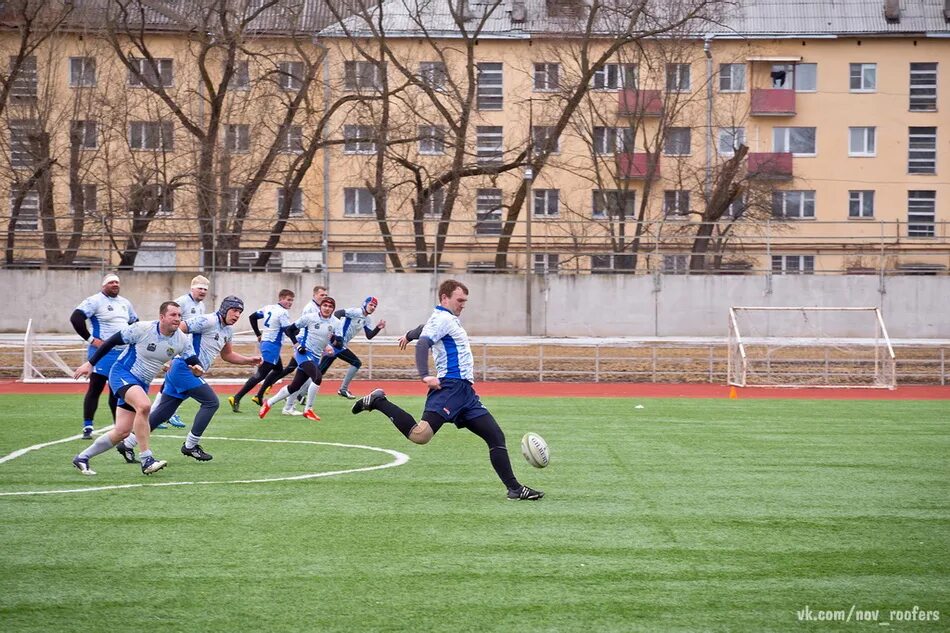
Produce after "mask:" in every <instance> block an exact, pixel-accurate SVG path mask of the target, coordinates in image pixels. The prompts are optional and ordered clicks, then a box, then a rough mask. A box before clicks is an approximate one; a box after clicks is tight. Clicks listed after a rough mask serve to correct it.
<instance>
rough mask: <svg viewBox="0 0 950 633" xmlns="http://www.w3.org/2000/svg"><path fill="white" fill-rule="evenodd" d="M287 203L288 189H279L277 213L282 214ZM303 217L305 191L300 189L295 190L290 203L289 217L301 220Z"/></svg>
mask: <svg viewBox="0 0 950 633" xmlns="http://www.w3.org/2000/svg"><path fill="white" fill-rule="evenodd" d="M286 202H287V189H286V188H285V187H278V188H277V213H278V215H279V214H280V213H281V210H282V209H283V208H284V204H286ZM302 216H303V191H302V190H301V189H300V188H297V189H294V190H293V196H292V198H291V201H290V214H289V215H288V216H287V217H291V218H299V217H302Z"/></svg>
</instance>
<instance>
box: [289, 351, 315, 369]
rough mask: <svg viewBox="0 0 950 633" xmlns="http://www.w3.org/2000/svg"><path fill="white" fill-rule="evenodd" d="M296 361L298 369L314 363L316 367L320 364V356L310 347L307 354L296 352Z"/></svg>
mask: <svg viewBox="0 0 950 633" xmlns="http://www.w3.org/2000/svg"><path fill="white" fill-rule="evenodd" d="M294 360H295V361H297V367H300V366H301V365H303V364H304V363H313V364H314V365H319V364H320V356H319V355H318V354H315V353H314V352H313V350H311V349H310V348H309V347H308V348H307V353H306V354H301V353H300V352H297V351H294Z"/></svg>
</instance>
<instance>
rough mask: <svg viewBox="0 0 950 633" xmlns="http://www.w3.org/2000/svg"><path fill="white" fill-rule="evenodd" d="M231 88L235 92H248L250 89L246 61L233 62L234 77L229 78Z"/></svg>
mask: <svg viewBox="0 0 950 633" xmlns="http://www.w3.org/2000/svg"><path fill="white" fill-rule="evenodd" d="M231 87H232V88H233V89H235V90H248V89H250V87H251V70H250V64H248V61H247V60H246V59H242V60H237V61H235V62H234V75H233V76H232V77H231Z"/></svg>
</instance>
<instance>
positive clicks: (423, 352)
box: [416, 325, 432, 378]
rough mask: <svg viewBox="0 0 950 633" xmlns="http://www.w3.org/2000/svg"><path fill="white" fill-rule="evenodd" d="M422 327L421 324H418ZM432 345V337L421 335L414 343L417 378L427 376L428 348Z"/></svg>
mask: <svg viewBox="0 0 950 633" xmlns="http://www.w3.org/2000/svg"><path fill="white" fill-rule="evenodd" d="M419 327H420V328H421V327H422V326H421V325H420V326H419ZM431 347H432V339H430V338H429V337H428V336H423V337H422V338H420V339H419V342H418V343H417V344H416V371H418V372H419V378H425V377H426V376H429V375H430V374H429V348H431Z"/></svg>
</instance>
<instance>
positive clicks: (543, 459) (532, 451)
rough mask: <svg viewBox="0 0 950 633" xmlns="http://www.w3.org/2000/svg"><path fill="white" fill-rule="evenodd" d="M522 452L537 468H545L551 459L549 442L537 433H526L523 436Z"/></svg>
mask: <svg viewBox="0 0 950 633" xmlns="http://www.w3.org/2000/svg"><path fill="white" fill-rule="evenodd" d="M521 454H522V455H524V458H525V459H526V460H528V463H529V464H531V465H532V466H534V467H535V468H544V467H545V466H547V465H548V463H550V461H551V451H550V450H549V449H548V443H547V442H545V441H544V438H543V437H541V436H540V435H538V434H537V433H525V435H524V437H523V438H521Z"/></svg>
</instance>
